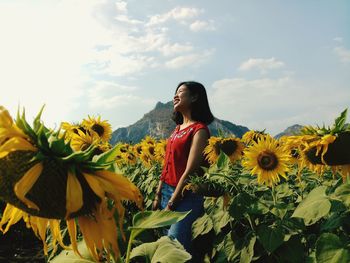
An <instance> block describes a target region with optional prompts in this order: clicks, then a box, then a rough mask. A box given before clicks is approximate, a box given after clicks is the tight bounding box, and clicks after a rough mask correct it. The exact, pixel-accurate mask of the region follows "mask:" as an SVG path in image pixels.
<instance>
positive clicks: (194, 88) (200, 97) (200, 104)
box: [172, 81, 214, 125]
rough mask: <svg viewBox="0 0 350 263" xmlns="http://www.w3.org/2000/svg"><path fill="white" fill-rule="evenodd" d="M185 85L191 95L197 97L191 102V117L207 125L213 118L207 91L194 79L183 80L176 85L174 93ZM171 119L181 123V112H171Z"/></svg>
mask: <svg viewBox="0 0 350 263" xmlns="http://www.w3.org/2000/svg"><path fill="white" fill-rule="evenodd" d="M182 85H185V86H186V88H188V90H189V91H190V94H191V96H196V97H197V99H196V100H195V101H193V102H192V103H191V117H192V119H193V120H195V121H199V122H202V123H205V124H206V125H209V124H210V123H212V121H213V120H214V116H213V114H212V113H211V111H210V107H209V102H208V97H207V92H206V91H205V88H204V86H203V85H202V84H201V83H199V82H195V81H184V82H181V83H180V84H179V85H177V88H176V91H175V94H176V92H177V90H178V89H179V88H180V86H182ZM172 120H173V121H175V123H176V124H182V123H183V117H182V114H181V113H180V112H178V111H174V112H173V116H172Z"/></svg>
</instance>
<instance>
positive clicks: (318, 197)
mask: <svg viewBox="0 0 350 263" xmlns="http://www.w3.org/2000/svg"><path fill="white" fill-rule="evenodd" d="M326 189H327V187H325V186H319V187H317V188H315V189H313V190H312V191H311V192H310V193H309V194H308V196H307V197H306V198H305V199H304V200H303V201H301V203H300V204H299V205H298V207H297V208H296V209H295V211H294V213H293V215H292V217H299V218H302V219H303V220H304V223H305V225H312V224H314V223H315V222H317V221H318V220H320V219H321V218H322V217H324V216H326V215H327V214H328V213H329V210H330V209H331V202H330V201H329V198H328V196H326Z"/></svg>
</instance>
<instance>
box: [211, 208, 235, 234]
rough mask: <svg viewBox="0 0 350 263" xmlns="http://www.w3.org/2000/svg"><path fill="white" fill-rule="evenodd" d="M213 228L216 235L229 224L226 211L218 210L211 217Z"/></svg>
mask: <svg viewBox="0 0 350 263" xmlns="http://www.w3.org/2000/svg"><path fill="white" fill-rule="evenodd" d="M212 219H213V226H214V230H215V233H216V234H219V233H220V232H221V229H222V228H223V227H225V226H226V225H227V224H228V223H229V222H230V219H231V217H230V214H229V213H228V211H226V210H220V211H218V212H217V213H215V214H214V215H213V216H212Z"/></svg>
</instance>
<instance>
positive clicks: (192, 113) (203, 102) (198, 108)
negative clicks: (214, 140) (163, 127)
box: [153, 81, 214, 253]
mask: <svg viewBox="0 0 350 263" xmlns="http://www.w3.org/2000/svg"><path fill="white" fill-rule="evenodd" d="M173 103H174V114H173V120H174V121H175V123H176V124H177V126H176V128H175V130H174V132H173V133H172V134H171V136H170V138H169V139H168V141H167V147H166V154H165V164H164V167H163V171H162V174H161V177H160V182H159V185H158V188H157V192H156V197H155V200H154V202H153V209H158V208H160V209H166V210H173V211H189V210H192V211H191V213H190V214H189V215H187V217H186V218H185V219H183V220H182V221H180V222H178V223H176V224H174V225H171V227H170V229H169V231H168V236H171V237H173V238H176V239H177V240H178V241H179V242H180V243H181V244H182V245H183V246H184V248H185V249H186V250H187V251H188V252H189V253H191V252H192V251H191V239H192V231H191V228H192V223H193V222H194V221H195V220H196V219H197V218H198V217H199V216H201V215H202V214H203V212H204V208H203V197H202V196H199V195H197V194H194V193H192V192H190V191H186V192H185V193H184V195H182V189H183V187H184V186H185V185H186V181H187V179H188V178H189V175H193V174H194V173H197V174H200V173H203V171H202V169H201V166H202V165H203V162H204V156H203V150H204V148H205V146H206V145H207V140H208V139H209V137H210V133H209V129H208V127H207V125H208V124H210V123H211V122H212V121H213V120H214V116H213V114H212V113H211V111H210V108H209V103H208V98H207V93H206V91H205V88H204V86H203V85H202V84H200V83H198V82H193V81H188V82H182V83H180V84H179V85H178V86H177V88H176V92H175V96H174V99H173Z"/></svg>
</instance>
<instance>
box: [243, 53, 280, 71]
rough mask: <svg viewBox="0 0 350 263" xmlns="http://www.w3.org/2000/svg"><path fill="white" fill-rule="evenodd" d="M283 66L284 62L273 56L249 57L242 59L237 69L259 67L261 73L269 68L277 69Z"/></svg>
mask: <svg viewBox="0 0 350 263" xmlns="http://www.w3.org/2000/svg"><path fill="white" fill-rule="evenodd" d="M283 66H284V62H282V61H279V60H276V59H275V58H273V57H272V58H269V59H264V58H250V59H248V60H247V61H244V62H243V63H242V64H241V65H240V66H239V68H238V69H239V70H241V71H248V70H252V69H255V68H257V69H259V70H260V72H261V73H266V72H267V71H268V70H270V69H278V68H281V67H283Z"/></svg>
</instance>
